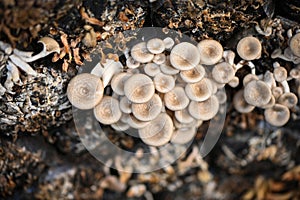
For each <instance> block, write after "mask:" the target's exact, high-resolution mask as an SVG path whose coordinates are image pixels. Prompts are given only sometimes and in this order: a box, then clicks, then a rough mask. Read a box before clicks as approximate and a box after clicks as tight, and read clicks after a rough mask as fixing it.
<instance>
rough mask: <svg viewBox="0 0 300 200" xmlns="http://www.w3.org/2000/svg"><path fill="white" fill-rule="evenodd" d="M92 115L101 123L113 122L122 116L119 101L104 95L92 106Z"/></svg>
mask: <svg viewBox="0 0 300 200" xmlns="http://www.w3.org/2000/svg"><path fill="white" fill-rule="evenodd" d="M94 115H95V117H96V119H97V121H99V122H100V123H102V124H106V125H108V124H114V123H116V122H117V121H119V119H120V118H121V116H122V112H121V110H120V106H119V102H118V100H116V99H115V98H112V97H110V96H104V97H103V98H102V100H101V101H100V103H99V104H98V105H97V106H96V107H95V108H94Z"/></svg>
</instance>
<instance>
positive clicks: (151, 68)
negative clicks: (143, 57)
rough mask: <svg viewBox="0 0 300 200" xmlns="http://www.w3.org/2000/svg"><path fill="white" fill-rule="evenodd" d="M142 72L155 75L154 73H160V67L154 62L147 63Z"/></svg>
mask: <svg viewBox="0 0 300 200" xmlns="http://www.w3.org/2000/svg"><path fill="white" fill-rule="evenodd" d="M144 72H145V73H146V74H147V75H148V76H155V75H156V74H158V73H160V68H159V65H157V64H156V63H152V62H151V63H147V64H146V65H145V66H144Z"/></svg>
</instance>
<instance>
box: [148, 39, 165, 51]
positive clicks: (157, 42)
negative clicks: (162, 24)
mask: <svg viewBox="0 0 300 200" xmlns="http://www.w3.org/2000/svg"><path fill="white" fill-rule="evenodd" d="M147 49H148V51H150V52H151V53H153V54H160V53H162V52H163V51H164V50H165V43H164V41H162V40H161V39H159V38H153V39H151V40H149V41H148V42H147Z"/></svg>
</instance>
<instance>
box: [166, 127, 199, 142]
mask: <svg viewBox="0 0 300 200" xmlns="http://www.w3.org/2000/svg"><path fill="white" fill-rule="evenodd" d="M196 133H197V129H196V128H195V127H184V128H179V129H176V130H175V131H174V133H173V135H172V138H171V141H170V142H171V143H173V144H187V143H189V142H191V141H192V139H193V138H194V137H195V135H196Z"/></svg>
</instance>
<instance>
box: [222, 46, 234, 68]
mask: <svg viewBox="0 0 300 200" xmlns="http://www.w3.org/2000/svg"><path fill="white" fill-rule="evenodd" d="M223 57H224V59H225V61H226V62H227V63H229V64H230V65H232V66H233V65H234V58H235V53H234V52H233V51H231V50H226V51H224V52H223Z"/></svg>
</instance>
